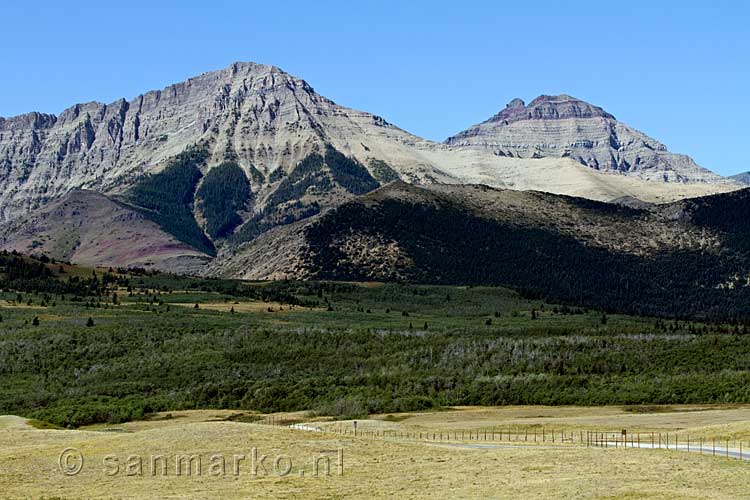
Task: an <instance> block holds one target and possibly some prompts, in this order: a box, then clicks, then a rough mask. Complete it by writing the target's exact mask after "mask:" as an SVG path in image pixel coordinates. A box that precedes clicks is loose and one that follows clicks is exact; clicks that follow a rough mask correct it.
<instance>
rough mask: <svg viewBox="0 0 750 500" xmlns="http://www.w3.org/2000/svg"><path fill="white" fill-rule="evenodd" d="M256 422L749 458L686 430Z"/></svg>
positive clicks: (747, 448) (744, 451) (383, 435)
mask: <svg viewBox="0 0 750 500" xmlns="http://www.w3.org/2000/svg"><path fill="white" fill-rule="evenodd" d="M257 423H260V424H264V425H275V426H284V427H288V428H292V429H297V430H303V431H312V432H325V433H333V434H339V435H343V436H352V437H355V436H356V437H363V438H379V439H396V440H409V441H428V442H445V443H488V444H493V443H496V444H501V443H513V444H530V445H533V444H555V445H577V446H585V447H591V448H640V449H653V450H662V449H663V450H675V451H685V452H695V453H701V454H704V455H712V456H717V457H724V458H729V459H737V460H746V461H747V460H750V442H743V441H741V440H730V439H715V438H711V439H706V438H704V437H696V436H693V437H691V436H690V435H689V434H681V433H669V432H665V433H663V432H627V431H624V430H623V431H592V430H578V431H576V430H570V429H549V428H545V427H541V428H537V427H535V428H507V429H495V428H493V429H472V430H442V431H432V430H431V431H426V430H421V431H420V430H404V429H373V428H369V427H368V426H366V425H359V427H358V425H357V423H355V422H345V423H344V422H342V423H340V424H336V423H329V422H327V423H326V424H325V425H323V426H318V425H316V424H315V423H310V424H303V423H300V422H297V421H293V420H290V419H285V418H284V417H279V416H273V415H271V416H268V417H265V418H263V419H262V420H259V421H257Z"/></svg>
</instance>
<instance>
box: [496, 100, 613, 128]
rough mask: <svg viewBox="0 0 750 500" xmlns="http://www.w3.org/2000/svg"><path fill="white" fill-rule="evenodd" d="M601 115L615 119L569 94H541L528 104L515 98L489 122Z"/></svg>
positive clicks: (507, 122) (600, 109)
mask: <svg viewBox="0 0 750 500" xmlns="http://www.w3.org/2000/svg"><path fill="white" fill-rule="evenodd" d="M594 117H601V118H607V119H612V120H614V119H615V117H614V116H612V115H611V114H609V113H607V112H606V111H604V110H603V109H602V108H600V107H598V106H594V105H592V104H589V103H587V102H586V101H582V100H580V99H577V98H575V97H572V96H569V95H567V94H560V95H557V96H552V95H540V96H539V97H537V98H536V99H534V100H533V101H531V102H530V103H529V104H528V106H527V105H526V104H525V103H524V101H523V100H522V99H519V98H515V99H513V100H512V101H510V102H509V103H508V105H507V106H506V107H505V109H503V110H502V111H500V112H499V113H498V114H496V115H495V116H493V117H492V118H490V119H489V120H488V121H489V122H504V123H506V124H509V123H512V122H516V121H521V120H563V119H570V118H594Z"/></svg>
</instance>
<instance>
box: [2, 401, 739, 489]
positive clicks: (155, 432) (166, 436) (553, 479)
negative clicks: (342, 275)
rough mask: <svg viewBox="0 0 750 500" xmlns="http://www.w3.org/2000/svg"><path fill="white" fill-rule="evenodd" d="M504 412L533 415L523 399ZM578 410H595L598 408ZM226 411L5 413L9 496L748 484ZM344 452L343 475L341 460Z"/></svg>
mask: <svg viewBox="0 0 750 500" xmlns="http://www.w3.org/2000/svg"><path fill="white" fill-rule="evenodd" d="M475 410H476V411H472V410H460V412H461V413H463V415H464V418H465V421H464V422H469V421H470V420H471V418H472V415H477V416H479V415H481V411H482V410H480V409H475ZM493 410H494V409H486V411H490V412H492V411H493ZM507 410H508V411H509V412H510V413H512V412H513V411H517V412H519V413H521V414H523V413H527V412H531V413H533V411H531V409H530V408H528V407H525V408H517V409H513V408H510V409H507ZM539 410H540V411H545V409H543V408H540V409H539ZM563 411H564V412H567V413H571V410H569V409H564V410H563ZM610 411H611V409H606V411H605V415H604V416H605V417H606V418H611V419H612V420H611V422H612V424H613V425H615V424H616V423H617V421H616V417H615V415H614V413H609V412H610ZM720 411H723V410H720ZM728 411H731V410H728ZM581 412H582V413H583V414H588V415H589V416H593V415H594V414H593V412H592V410H591V409H581ZM451 413H453V412H440V413H435V414H431V415H427V416H414V417H410V418H415V419H420V418H421V419H427V418H429V419H430V421H431V422H434V423H435V424H437V423H438V422H439V418H440V417H441V416H446V417H447V418H452V417H451ZM551 413H554V412H551ZM230 415H231V412H227V411H217V410H205V411H197V412H173V418H161V419H157V420H152V421H150V422H148V423H147V425H144V426H143V427H139V426H138V425H136V423H131V424H123V425H118V426H110V427H109V428H101V429H100V430H110V431H113V430H115V429H119V430H120V431H121V432H96V431H91V430H37V429H34V428H31V427H29V426H26V425H24V423H23V420H22V419H18V418H12V417H0V490H1V491H2V492H3V493H2V496H3V497H4V498H45V497H46V498H50V497H51V498H61V499H63V498H64V499H74V498H75V499H78V498H229V499H231V498H432V499H443V498H515V499H526V498H602V499H605V498H606V499H630V498H654V499H656V498H659V499H667V498H674V499H690V498H696V499H697V498H714V499H735V498H746V497H747V491H748V488H749V487H750V475H748V465H747V464H746V463H743V462H739V461H736V460H726V459H723V458H715V457H709V456H699V455H695V454H688V453H684V452H675V451H667V450H659V451H655V450H635V449H627V450H623V449H611V448H610V449H601V448H584V447H580V446H549V445H545V446H527V447H497V448H483V449H470V448H460V447H447V446H441V445H436V444H430V443H423V442H409V441H394V440H387V439H369V438H363V437H358V438H354V437H352V436H342V435H338V434H330V433H316V432H306V431H299V430H292V429H288V428H284V427H271V426H264V425H255V424H246V423H237V422H226V421H218V420H220V419H222V418H226V417H228V416H230ZM287 416H288V415H287ZM623 416H626V415H623ZM162 417H163V415H162ZM558 418H565V417H558ZM581 418H586V416H585V415H584V416H582V417H581ZM717 418H718V417H717ZM730 418H731V417H730ZM202 420H211V421H207V422H206V421H202ZM407 421H408V419H407ZM464 425H468V424H464ZM69 447H72V448H75V449H76V450H78V451H80V452H81V453H82V455H83V456H84V457H85V459H84V466H83V469H82V470H81V472H80V473H79V474H77V475H73V476H66V475H64V474H62V472H61V471H60V466H59V464H58V459H59V455H60V453H61V451H62V450H63V449H65V448H69ZM253 448H255V449H256V450H257V453H258V454H259V456H260V455H266V456H267V457H268V458H267V459H266V461H265V462H264V465H265V469H266V472H265V473H264V472H263V468H261V467H258V468H257V472H258V473H257V475H256V476H253V475H252V466H251V463H250V457H251V454H252V449H253ZM339 450H341V453H342V455H343V474H342V475H339V474H338V471H339V469H338V468H337V467H338V463H337V460H338V457H339ZM108 455H109V456H110V457H109V459H107V460H108V462H106V463H105V462H104V460H105V457H107V456H108ZM158 455H163V456H165V457H166V461H167V463H168V469H167V472H166V474H165V473H164V471H163V470H162V469H161V467H160V463H157V467H155V468H153V469H152V468H151V462H150V459H151V456H158ZM177 455H198V456H200V457H201V467H200V468H194V469H193V473H192V475H189V476H188V475H187V474H186V470H187V469H186V468H184V469H183V474H182V475H177V474H176V469H175V468H174V464H173V461H170V459H172V458H174V460H176V458H175V457H177ZM215 455H219V456H221V457H222V460H224V461H225V469H224V471H223V473H222V471H221V469H220V468H219V469H211V468H210V467H209V464H211V463H213V462H212V461H211V460H212V458H211V457H214V456H215ZM235 455H246V457H247V461H246V462H240V465H239V466H238V467H239V469H238V470H239V474H238V475H235V474H234V463H233V461H234V456H235ZM132 456H136V457H139V458H138V459H133V458H132ZM280 456H284V458H283V459H282V462H281V464H282V467H280V469H279V470H281V471H282V472H283V469H286V468H287V464H289V463H291V470H290V472H289V474H288V475H287V476H281V475H280V473H279V472H277V470H276V469H274V465H273V463H274V460H276V459H277V458H278V457H280ZM323 456H325V457H329V459H328V460H329V464H330V466H331V472H330V475H326V474H325V468H324V467H325V459H321V460H323V461H321V462H319V471H318V475H317V476H316V475H315V474H314V469H313V463H314V462H315V460H316V459H320V457H323ZM112 457H116V464H117V468H116V473H114V475H110V474H112V473H113V472H114V471H115V467H114V466H113V463H114V462H113V460H114V459H113V458H112ZM214 459H216V458H215V457H214ZM129 460H132V461H133V462H132V463H136V464H137V463H140V465H141V469H140V472H139V471H138V468H137V467H133V468H128V466H127V464H128V461H129ZM216 460H218V459H216ZM219 462H220V461H219ZM198 469H200V471H201V473H200V474H198V473H197V470H198ZM152 470H153V471H156V475H152ZM129 473H130V474H132V475H128V474H129Z"/></svg>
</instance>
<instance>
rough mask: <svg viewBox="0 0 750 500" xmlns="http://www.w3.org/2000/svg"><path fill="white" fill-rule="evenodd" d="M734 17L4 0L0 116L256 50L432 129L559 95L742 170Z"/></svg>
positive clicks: (748, 42) (110, 93)
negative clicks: (577, 99)
mask: <svg viewBox="0 0 750 500" xmlns="http://www.w3.org/2000/svg"><path fill="white" fill-rule="evenodd" d="M698 3H700V4H701V5H696V4H698ZM748 23H750V7H748V4H747V3H746V2H741V1H735V2H727V1H724V2H722V1H713V2H676V1H664V2H656V1H653V0H652V1H649V2H641V1H638V0H634V1H630V2H624V3H623V2H617V3H614V2H602V1H597V2H588V1H582V2H565V1H549V2H542V1H537V2H535V1H531V0H530V1H526V2H507V3H505V2H490V1H476V2H472V1H465V2H455V1H453V2H440V1H432V2H422V1H417V2H388V1H382V2H367V1H362V2H333V1H331V2H327V1H316V2H313V1H307V2H283V1H276V2H268V1H265V2H241V1H236V2H227V1H221V0H214V1H212V2H205V1H200V2H198V1H191V0H185V1H181V2H156V1H153V2H145V1H140V0H133V1H129V2H103V1H101V0H99V1H96V2H92V1H88V0H79V1H76V2H52V1H37V2H33V3H32V2H12V3H11V2H7V3H6V4H5V5H4V6H3V7H2V15H1V16H0V31H1V32H2V34H3V37H2V38H3V44H2V46H1V48H0V50H1V51H2V52H1V53H2V57H0V116H12V115H16V114H20V113H24V112H28V111H32V110H35V111H44V112H50V113H59V112H60V111H62V110H63V109H64V108H66V107H68V106H70V105H72V104H74V103H76V102H82V101H91V100H98V101H103V102H111V101H113V100H115V99H117V98H119V97H126V98H132V97H135V96H136V95H138V94H140V93H143V92H145V91H147V90H151V89H154V88H162V87H164V86H166V85H168V84H170V83H174V82H177V81H181V80H183V79H185V78H187V77H189V76H193V75H196V74H199V73H202V72H204V71H209V70H213V69H219V68H222V67H225V66H227V65H229V64H230V63H231V62H233V61H237V60H243V61H256V62H261V63H267V64H274V65H276V66H279V67H281V68H282V69H284V70H286V71H288V72H290V73H292V74H294V75H297V76H300V77H302V78H304V79H306V80H307V81H308V82H309V83H310V84H311V85H312V86H313V87H314V88H315V89H316V90H317V91H318V92H320V93H321V94H323V95H325V96H327V97H329V98H331V99H333V100H335V101H336V102H338V103H340V104H343V105H346V106H350V107H353V108H358V109H362V110H366V111H370V112H372V113H376V114H379V115H381V116H384V117H385V118H386V119H388V120H389V121H391V122H393V123H395V124H397V125H399V126H400V127H402V128H404V129H406V130H409V131H410V132H412V133H415V134H417V135H421V136H423V137H427V138H429V139H434V140H443V139H445V138H446V137H447V136H449V135H451V134H453V133H455V132H458V131H460V130H462V129H464V128H466V127H467V126H469V125H471V124H473V123H476V122H479V121H482V120H484V119H486V118H487V117H489V116H490V115H492V114H494V113H496V112H497V111H498V110H499V109H501V108H502V107H504V106H505V104H506V103H507V102H508V101H509V100H510V99H512V98H514V97H521V98H523V99H524V100H526V101H527V102H528V101H530V100H531V99H533V98H534V97H536V96H537V95H539V94H560V93H567V94H571V95H574V96H576V97H580V98H582V99H585V100H588V101H590V102H592V103H594V104H597V105H599V106H602V107H604V108H605V109H606V110H608V111H609V112H611V113H612V114H614V115H615V116H616V117H617V118H618V119H620V120H621V121H624V122H625V123H628V124H629V125H632V126H634V127H636V128H638V129H641V130H642V131H644V132H646V133H647V134H649V135H651V136H652V137H654V138H656V139H658V140H660V141H662V142H664V143H665V144H666V145H667V146H668V147H669V148H670V149H671V150H672V151H676V152H681V153H686V154H689V155H691V156H693V157H694V158H695V159H696V161H698V162H699V163H700V164H701V165H703V166H705V167H708V168H711V169H712V170H715V171H717V172H719V173H722V174H732V173H736V172H739V171H743V170H749V169H750V159H748V158H747V157H746V156H745V154H746V153H745V150H746V149H747V148H746V146H747V143H748V130H747V125H746V123H747V119H748V117H750V99H748V98H749V97H750V95H748V94H749V93H750V64H748V60H750V55H749V54H750V35H748V34H747V24H748Z"/></svg>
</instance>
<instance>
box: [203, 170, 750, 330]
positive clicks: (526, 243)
mask: <svg viewBox="0 0 750 500" xmlns="http://www.w3.org/2000/svg"><path fill="white" fill-rule="evenodd" d="M727 211H732V212H733V213H737V214H740V215H738V216H737V217H739V218H742V217H744V216H745V215H746V214H749V213H750V190H743V191H738V192H736V193H729V194H724V195H715V196H711V197H706V198H699V199H695V200H686V201H683V202H678V203H675V204H671V205H665V206H656V207H652V208H650V209H648V210H646V209H636V208H629V207H625V206H617V205H610V204H604V203H600V202H595V201H589V200H585V199H581V198H571V197H565V196H555V195H550V194H544V193H535V192H514V191H498V190H495V189H491V188H488V187H484V186H432V187H430V188H429V189H425V188H418V187H415V186H409V185H407V184H404V183H395V184H391V185H388V186H386V187H384V188H381V189H380V190H377V191H375V192H373V193H371V194H369V195H367V196H364V197H362V198H360V199H358V200H355V201H352V202H349V203H346V204H344V205H342V206H340V207H338V208H335V209H332V210H330V211H329V212H327V213H325V214H321V215H319V216H317V217H315V218H313V219H311V220H308V221H304V222H300V223H297V224H295V225H292V226H289V227H286V228H278V229H276V230H274V231H272V232H269V233H267V234H265V235H263V236H262V237H260V238H258V239H257V240H255V241H253V242H251V243H249V244H246V245H245V246H243V247H241V248H240V249H239V251H237V252H236V253H233V254H232V255H220V256H219V258H218V259H217V260H216V261H214V262H213V263H212V264H211V265H210V266H209V267H208V268H207V269H206V271H205V272H206V273H208V274H211V275H222V276H226V277H237V278H251V279H262V278H275V279H279V278H307V279H335V280H385V281H393V280H395V281H408V282H422V283H443V284H486V285H507V286H512V287H515V288H521V289H526V290H529V291H531V292H533V293H535V294H538V295H539V296H544V297H548V298H549V299H550V300H552V299H555V300H562V301H568V302H571V303H579V304H588V305H591V306H596V307H602V308H605V309H608V308H609V309H612V310H620V311H622V310H625V311H629V312H634V313H639V314H654V315H660V316H663V315H667V316H678V317H679V316H683V315H690V316H695V315H704V316H705V317H722V318H726V317H727V315H728V314H729V315H731V314H733V313H739V312H740V310H741V312H742V314H743V315H745V317H747V315H748V314H750V305H745V304H750V302H748V301H747V299H750V286H748V284H750V274H749V273H748V271H747V269H748V268H750V249H749V248H748V244H747V243H746V242H745V241H750V238H748V237H749V236H750V230H748V229H747V225H746V224H745V223H743V224H740V223H739V222H730V223H725V222H722V221H723V217H724V216H723V214H725V213H726V212H727ZM261 255H273V263H274V264H273V266H270V267H269V266H267V265H265V264H263V265H259V264H257V262H258V260H259V259H258V256H261Z"/></svg>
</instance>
